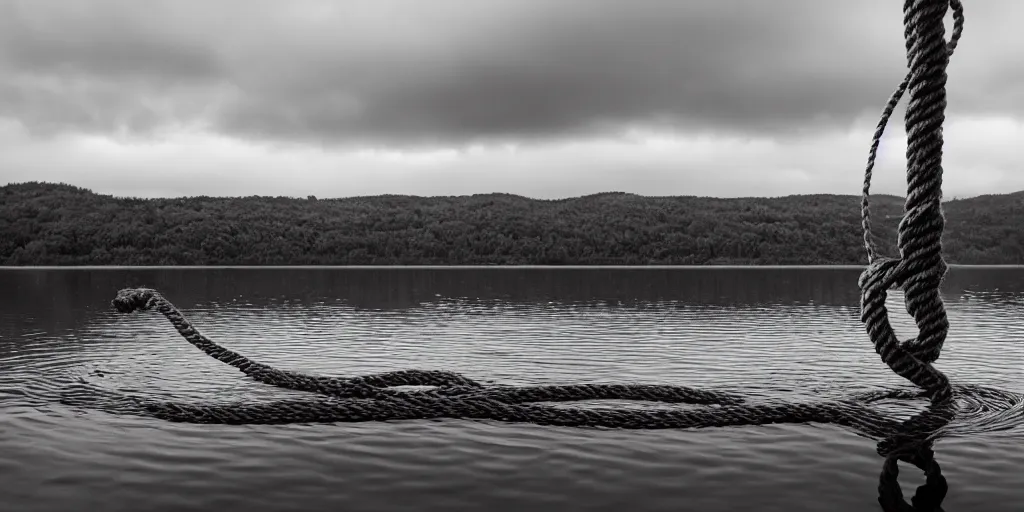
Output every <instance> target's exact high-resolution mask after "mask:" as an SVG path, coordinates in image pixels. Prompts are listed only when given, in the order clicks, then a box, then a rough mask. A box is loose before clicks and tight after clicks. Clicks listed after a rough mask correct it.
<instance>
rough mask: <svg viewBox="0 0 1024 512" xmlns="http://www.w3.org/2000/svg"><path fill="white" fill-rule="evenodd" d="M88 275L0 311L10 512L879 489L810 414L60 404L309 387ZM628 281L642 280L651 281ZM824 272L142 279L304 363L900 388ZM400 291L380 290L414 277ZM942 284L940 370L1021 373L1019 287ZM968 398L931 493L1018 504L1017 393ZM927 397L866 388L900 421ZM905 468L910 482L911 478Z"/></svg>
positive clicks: (624, 504)
mask: <svg viewBox="0 0 1024 512" xmlns="http://www.w3.org/2000/svg"><path fill="white" fill-rule="evenodd" d="M0 279H2V277H0ZM48 279H49V278H48ZM53 279H56V278H53ZM94 279H95V280H96V282H91V283H89V284H88V286H86V285H82V287H81V288H74V289H73V290H72V291H71V292H69V293H75V294H78V296H80V297H82V299H83V300H82V302H83V304H82V306H81V308H80V309H79V310H74V309H72V310H68V311H64V312H62V313H61V315H66V316H60V317H55V316H47V315H52V314H56V313H50V312H47V310H46V308H45V306H44V305H42V304H37V307H36V309H34V310H33V311H34V313H33V314H15V313H13V312H12V311H15V309H14V308H15V307H16V306H15V305H13V304H5V305H4V306H3V307H5V308H7V309H8V311H0V318H2V319H4V324H3V325H2V326H0V432H2V435H0V453H4V454H5V457H4V458H3V459H2V460H0V482H2V483H0V495H2V496H4V497H5V499H6V501H5V503H12V504H15V506H16V509H17V510H40V511H43V510H68V509H76V510H77V509H81V510H84V509H88V508H93V509H96V510H126V511H127V510H132V511H137V510H153V511H156V510H161V511H162V510H209V509H211V508H213V507H217V506H223V507H239V508H245V509H247V510H283V509H308V510H317V509H322V508H328V507H334V508H342V509H345V510H446V511H455V510H481V509H483V508H493V509H495V510H522V509H532V510H566V509H572V510H624V509H627V508H628V509H637V510H702V511H715V510H734V509H736V508H742V509H756V510H759V511H761V510H786V511H797V510H822V509H828V510H865V509H867V510H872V509H877V507H878V504H877V501H876V495H877V487H878V472H879V468H880V466H881V459H880V458H879V457H878V455H877V454H876V453H875V446H874V445H873V444H872V443H871V442H869V441H866V440H865V439H863V438H861V437H858V436H855V435H853V434H852V433H850V432H848V431H845V430H843V429H840V428H837V427H832V426H828V425H770V426H761V427H744V428H724V429H709V430H701V431H641V432H623V431H608V430H580V429H566V428H549V427H543V428H542V427H535V426H531V425H507V424H498V423H492V422H476V421H412V422H397V423H386V424H347V425H283V426H259V427H257V426H234V427H232V426H203V425H183V424H167V423H162V422H159V421H154V420H151V419H147V418H139V417H130V416H117V415H111V414H106V413H103V412H99V411H95V410H90V409H89V408H74V407H67V406H65V405H63V404H61V403H60V400H61V398H62V397H67V396H68V395H72V396H75V395H76V394H77V395H78V396H80V397H81V398H82V399H85V397H87V396H95V395H96V393H97V391H99V392H107V393H111V394H120V393H130V394H139V395H145V396H147V397H153V398H157V399H168V400H175V401H186V402H187V401H200V402H215V403H220V402H223V403H229V402H235V401H238V400H245V401H250V402H251V401H256V402H258V401H270V400H278V399H281V398H287V397H295V396H303V395H302V394H298V393H293V392H289V391H287V390H281V389H275V388H271V387H269V386H264V385H260V384H258V383H255V382H252V381H251V380H249V379H247V378H245V376H244V375H242V374H241V373H239V372H237V371H236V370H234V369H232V368H230V367H228V366H226V365H223V364H222V363H219V362H217V361H214V360H212V359H210V358H208V357H206V356H204V355H202V354H201V353H200V352H198V351H197V350H195V349H194V348H193V347H191V346H189V345H188V344H186V343H185V342H183V341H182V340H181V339H180V338H179V337H178V336H177V334H176V333H175V332H174V331H173V330H172V329H171V328H170V326H169V325H168V324H167V323H166V321H165V320H164V319H163V318H161V317H159V316H158V315H156V314H142V315H127V316H122V315H118V314H116V313H114V312H112V311H108V310H107V309H106V308H104V307H101V306H102V304H100V303H99V300H101V299H99V298H97V299H95V301H92V299H90V297H92V295H91V294H92V293H93V292H92V290H93V289H94V288H103V290H102V292H103V293H102V294H97V297H100V296H102V300H104V301H106V300H109V298H110V296H111V295H112V293H113V292H114V291H116V290H117V289H118V288H120V287H121V285H122V284H124V283H123V281H124V280H125V278H118V279H121V281H118V282H109V283H105V282H103V281H102V280H103V279H110V280H113V278H107V277H102V276H101V277H95V278H94ZM175 279H177V278H175ZM181 279H198V278H195V277H189V278H181ZM254 279H255V278H254ZM303 279H304V278H303ZM630 279H631V280H632V282H633V286H640V285H638V284H636V283H637V282H640V281H642V280H643V279H647V278H644V277H642V276H637V275H635V274H634V275H632V277H631V278H630ZM650 279H656V278H654V277H652V278H650ZM657 279H660V278H657ZM832 279H833V278H832V277H822V276H820V275H814V274H813V273H812V274H811V276H810V277H807V278H806V281H809V282H817V283H818V284H816V285H814V286H815V287H816V288H815V289H816V290H817V291H815V292H814V293H815V294H818V297H817V298H815V297H805V298H803V299H801V298H800V297H799V296H785V297H775V296H772V295H771V294H772V293H782V292H779V291H778V290H779V289H784V287H782V285H778V286H779V288H773V289H772V290H775V291H772V292H766V291H760V292H757V291H753V292H752V291H749V290H748V291H743V292H742V293H743V294H747V295H750V294H753V295H757V297H759V301H755V302H751V301H747V302H742V301H741V302H737V303H728V302H727V301H723V300H717V301H714V302H701V301H697V300H693V299H685V300H684V299H678V300H673V299H670V298H665V297H661V298H654V299H650V300H648V299H644V300H634V299H635V298H630V297H623V298H622V299H621V300H619V299H616V300H611V299H609V298H608V297H609V296H610V294H606V295H608V296H603V297H600V298H594V299H593V300H585V297H583V298H581V297H579V296H578V295H577V296H575V297H574V298H573V299H572V300H563V301H559V300H557V298H553V297H552V298H547V297H539V296H534V295H536V294H535V293H534V292H530V293H531V294H534V295H531V298H530V299H523V298H515V297H513V298H508V297H498V296H487V297H483V296H477V295H483V294H481V293H477V292H473V293H455V292H451V293H446V294H444V295H442V296H440V297H434V296H433V294H431V295H430V296H429V297H427V298H422V299H420V298H417V299H416V300H415V301H413V303H414V304H415V305H412V306H410V305H409V303H408V301H406V302H403V305H402V307H396V308H388V307H368V306H367V304H359V303H357V301H354V300H352V299H339V298H334V297H331V296H330V295H329V294H321V295H315V296H309V295H302V294H301V293H298V292H287V293H285V292H281V291H280V289H279V288H280V287H281V286H284V285H282V284H280V281H278V280H277V278H275V280H274V281H273V282H271V283H270V284H266V285H265V286H264V288H260V289H255V291H251V292H250V293H247V294H246V296H245V297H229V296H228V295H231V293H228V292H223V293H222V292H218V291H217V290H218V288H217V287H216V286H213V285H202V286H201V288H202V289H203V290H204V293H205V294H206V295H209V298H208V299H204V298H203V294H199V295H200V297H199V299H198V300H194V301H186V302H180V301H178V300H176V299H175V297H176V296H175V295H174V291H173V290H174V288H175V286H177V288H178V289H180V290H185V289H188V288H189V287H192V286H193V285H192V284H189V283H191V282H189V283H185V284H183V283H179V282H177V281H174V280H169V281H166V282H163V283H162V282H160V281H159V280H158V281H156V282H149V283H146V284H151V285H153V286H155V287H158V288H163V289H170V290H171V291H168V292H167V295H168V297H169V298H170V299H171V300H174V301H175V302H176V303H177V304H179V306H182V307H183V309H184V310H185V312H186V314H187V315H188V316H189V318H190V319H191V320H192V321H193V322H194V323H195V324H196V325H197V326H199V328H200V329H201V330H202V331H203V332H204V333H205V334H207V335H208V336H209V337H211V338H213V339H215V340H217V341H219V342H221V343H223V344H224V345H226V346H228V347H230V348H232V349H235V350H238V351H239V352H241V353H243V354H246V355H248V356H251V357H253V358H254V359H256V360H259V361H261V362H264V363H267V364H270V365H273V366H275V367H279V368H282V369H289V370H295V371H300V372H306V373H316V374H325V375H358V374H365V373H375V372H382V371H390V370H399V369H406V368H422V369H445V370H452V371H456V372H460V373H464V374H466V375H467V376H469V377H471V378H474V379H477V380H481V381H489V382H494V383H498V384H508V385H542V384H567V383H578V382H584V381H585V382H605V383H624V382H632V383H657V384H678V385H686V386H695V387H709V388H716V389H724V390H733V391H736V392H740V393H742V394H744V395H747V396H753V397H755V398H773V399H782V400H800V401H807V400H820V399H826V400H828V399H833V398H838V397H842V396H847V395H849V394H850V393H855V392H862V391H872V390H880V389H890V388H893V387H901V386H902V387H906V385H905V382H903V381H902V379H900V378H899V377H897V376H895V375H893V374H892V372H891V371H890V370H888V369H887V368H886V367H885V365H884V364H883V363H882V362H881V361H880V360H879V358H878V356H877V355H876V354H875V353H874V352H873V350H872V347H871V344H870V342H869V341H868V340H867V337H866V335H865V334H864V330H863V326H862V324H861V323H860V321H859V311H858V308H857V305H856V297H855V296H854V297H852V298H849V299H850V300H847V295H845V294H846V292H845V291H841V290H845V289H846V287H848V286H849V285H850V283H849V282H848V281H850V280H849V279H848V278H847V277H842V279H839V280H836V281H832ZM44 281H45V280H44ZM574 282H575V281H574ZM852 282H855V278H854V279H853V281H852ZM794 283H796V284H793V285H792V286H793V287H795V288H796V289H798V290H806V289H808V287H809V286H811V285H809V284H808V283H807V282H803V283H797V282H794ZM108 284H109V285H110V286H107V285H108ZM100 285H102V286H100ZM76 286H77V285H76ZM223 286H224V287H225V289H227V285H223ZM417 286H419V285H417ZM467 286H469V285H467ZM473 286H477V285H473ZM523 286H526V285H523ZM651 286H654V285H653V284H652V285H651ZM830 286H831V287H835V288H836V290H839V291H829V287H830ZM478 287H481V288H482V285H480V286H478ZM17 289H23V288H17ZM414 289H415V290H418V289H419V288H414V287H412V286H411V285H410V286H409V288H408V289H404V288H402V289H400V290H404V291H399V292H397V293H398V295H402V293H407V294H408V295H409V296H413V295H415V293H419V292H414V291H410V290H414ZM473 289H474V290H476V289H477V288H473ZM232 290H233V288H232ZM261 290H262V291H261ZM531 290H532V288H531ZM510 293H511V292H510ZM701 293H704V292H701ZM731 293H736V294H740V292H739V291H736V290H733V289H731V288H729V287H728V286H722V287H720V288H719V289H718V291H717V292H716V296H717V295H722V294H724V295H729V294H731ZM785 293H791V292H785ZM792 293H797V292H792ZM800 293H804V292H803V291H800ZM951 293H952V296H947V298H946V301H947V304H948V309H949V314H950V322H951V325H952V327H951V331H950V337H949V340H948V341H947V344H946V347H945V348H944V351H943V354H942V357H941V358H940V360H939V361H938V363H937V366H938V367H939V368H940V369H942V370H943V371H944V372H946V373H947V374H948V375H950V377H951V378H952V379H953V380H954V381H955V382H958V383H962V384H965V385H971V386H979V387H982V388H996V389H1002V390H1007V391H1010V392H1013V391H1016V392H1020V391H1024V388H1022V387H1021V385H1020V384H1019V383H1020V382H1021V377H1022V375H1021V373H1022V371H1021V364H1020V362H1021V361H1022V360H1024V359H1022V357H1021V356H1022V355H1024V343H1022V342H1021V340H1024V323H1021V322H1019V320H1018V318H1019V313H1018V311H1019V307H1020V305H1021V304H1022V303H1024V300H1022V298H1024V293H1021V292H1016V291H1012V290H1011V291H1007V290H998V291H996V292H991V293H990V292H989V291H987V290H985V289H980V288H973V289H965V290H962V291H959V292H955V293H953V292H951ZM758 294H760V295H758ZM567 295H570V296H572V295H573V292H571V291H570V292H567ZM27 296H28V295H26V297H27ZM744 296H746V295H744ZM250 297H253V298H250ZM822 297H824V298H826V299H828V300H821V298H822ZM830 297H840V298H843V299H842V300H838V299H833V298H830ZM760 299H764V300H760ZM26 300H27V299H26ZM375 300H376V302H373V303H372V304H374V305H375V306H380V305H381V304H383V303H381V302H380V301H379V300H377V299H375ZM403 300H404V299H403ZM889 300H890V301H891V304H890V305H889V307H890V309H891V311H893V312H894V313H893V325H894V328H895V329H896V330H897V332H899V333H901V334H902V335H903V336H904V337H909V335H911V334H912V333H913V329H914V326H913V321H912V319H910V318H909V317H907V316H906V315H900V314H899V313H900V312H902V311H903V309H902V306H901V302H900V301H901V300H902V296H901V295H899V294H895V293H894V294H890V298H889ZM837 301H838V303H836V302H837ZM69 302H75V301H69ZM98 304H99V305H98ZM186 304H187V305H186ZM17 307H21V306H17ZM7 320H11V321H10V322H8V321H7ZM15 320H16V321H15ZM966 396H968V397H970V396H974V398H967V399H966V400H962V401H961V406H962V408H961V417H960V419H959V420H958V421H957V422H954V423H953V424H951V425H950V426H949V429H948V430H949V432H948V433H949V437H948V438H943V439H942V440H940V441H939V442H938V444H937V445H936V452H937V457H938V458H939V459H941V460H942V464H943V474H945V475H946V476H947V478H948V479H949V480H950V482H951V484H950V485H951V486H954V487H955V488H956V492H955V493H954V492H951V493H950V495H949V497H948V498H947V501H946V503H945V504H944V506H947V507H948V509H950V510H952V509H958V510H979V509H983V510H988V511H998V510H1018V509H1019V508H1020V506H1021V505H1022V504H1024V491H1020V489H1022V488H1024V486H1021V484H1022V483H1024V480H1021V478H1020V477H1019V476H1017V475H1018V474H1019V473H1018V472H1016V469H1015V468H1016V467H1017V466H1019V465H1020V463H1021V462H1024V453H1022V451H1021V449H1020V448H1019V446H1020V443H1019V441H1020V440H1021V439H1022V438H1024V432H1022V431H1021V429H1020V424H1021V413H1020V411H1021V410H1022V408H1024V403H1022V402H1021V400H1020V398H1019V397H1018V396H1017V395H1014V394H1012V393H1005V394H994V395H984V394H980V395H966ZM921 405H922V403H914V402H910V403H907V402H906V401H903V402H899V403H896V402H892V403H879V404H877V407H878V408H879V410H882V411H886V413H887V414H888V413H891V414H892V415H893V416H894V417H899V418H905V417H909V416H910V415H912V414H914V413H916V412H917V411H919V410H920V407H921ZM593 406H595V407H596V406H600V404H595V405H593ZM908 467H909V466H908ZM915 471H916V470H913V468H910V469H906V470H905V471H904V472H905V473H906V475H905V476H903V475H901V480H906V481H907V482H911V483H915V482H918V483H919V482H920V481H921V478H920V475H918V474H915ZM915 478H916V480H915ZM904 485H905V488H904V489H905V492H906V493H907V495H908V496H909V495H910V494H912V493H913V490H914V486H913V485H910V486H907V485H906V482H904ZM915 485H916V483H915ZM740 498H742V499H740ZM986 499H987V501H986ZM981 504H984V505H985V506H984V507H982V506H981Z"/></svg>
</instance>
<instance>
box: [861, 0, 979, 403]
mask: <svg viewBox="0 0 1024 512" xmlns="http://www.w3.org/2000/svg"><path fill="white" fill-rule="evenodd" d="M950 1H951V0H906V1H905V2H904V4H903V24H904V38H905V40H906V48H907V63H908V67H909V68H910V70H909V72H908V74H907V78H906V79H905V80H904V83H905V84H906V86H903V85H902V84H901V87H900V88H899V89H897V91H896V94H894V95H893V98H891V99H890V101H889V104H888V105H887V106H886V110H885V112H884V113H883V116H882V121H881V122H880V123H879V130H877V131H876V137H875V138H874V140H873V141H872V149H871V154H870V156H869V165H868V171H867V172H866V173H865V183H864V197H863V198H862V224H863V226H864V240H865V246H866V248H867V250H868V257H869V264H868V267H867V268H866V269H865V270H864V273H863V274H861V277H860V280H859V283H858V284H859V286H860V288H861V291H862V294H861V320H862V321H863V322H864V324H865V326H866V328H867V332H868V335H869V337H870V338H871V341H872V342H874V344H875V351H876V352H877V353H878V354H879V356H881V358H882V361H884V362H885V363H886V364H887V365H888V366H889V368H891V369H892V370H893V371H894V372H896V374H897V375H899V376H901V377H903V378H905V379H907V380H909V381H911V382H913V383H914V384H916V385H917V386H918V387H920V388H922V389H924V390H925V392H926V393H927V394H928V396H929V397H930V398H931V399H932V401H933V402H934V403H936V404H943V403H947V402H949V401H950V399H951V396H952V388H951V386H950V383H949V379H948V378H947V377H946V376H945V375H944V374H943V373H942V372H940V371H939V370H937V369H936V368H935V367H934V366H932V364H931V363H933V362H934V361H935V360H936V359H938V357H939V352H940V351H941V350H942V344H943V342H944V341H945V339H946V334H947V332H948V330H949V321H948V319H947V318H946V310H945V307H944V306H943V303H942V297H941V296H940V295H939V285H940V284H941V283H942V279H943V277H944V276H945V274H946V270H947V267H946V263H945V261H943V259H942V242H941V238H942V231H943V228H944V227H945V218H944V216H943V213H942V203H941V200H942V143H943V140H942V122H943V120H944V119H945V107H946V66H947V64H948V63H949V57H950V54H951V53H952V51H953V50H954V49H955V48H956V41H957V38H959V35H960V33H961V32H962V26H963V6H962V5H961V4H960V2H959V1H958V0H952V2H953V10H954V19H955V20H956V26H957V28H955V29H954V39H953V41H951V42H950V43H949V44H947V43H946V41H945V39H944V35H945V27H944V25H943V16H944V15H945V13H946V10H947V8H948V7H949V4H950ZM903 90H909V91H910V99H909V102H908V105H907V113H906V118H905V125H906V132H907V198H906V204H905V206H904V210H905V212H904V215H903V219H902V220H901V221H900V225H899V237H898V239H897V246H898V248H899V252H900V257H899V258H885V257H879V256H877V253H876V250H875V248H874V246H873V243H872V242H873V237H872V235H871V230H870V220H869V217H870V216H869V211H868V203H867V200H868V189H869V186H870V178H871V171H870V169H871V167H872V165H873V162H874V156H875V152H876V149H877V145H878V139H879V137H880V136H881V131H882V130H884V127H885V122H886V121H887V119H888V116H889V115H890V114H891V112H892V106H893V105H894V103H895V102H894V101H893V99H895V100H897V101H898V100H899V97H900V96H901V95H902V91H903ZM893 288H900V289H903V290H904V293H905V303H906V308H907V312H908V313H910V314H911V315H912V316H913V317H914V322H915V323H916V324H917V327H918V335H917V336H916V337H915V338H911V339H909V340H907V341H905V342H903V343H900V340H899V338H897V337H896V334H895V332H894V331H893V329H892V325H890V323H889V317H888V311H887V310H886V307H885V300H886V298H887V292H888V290H890V289H893Z"/></svg>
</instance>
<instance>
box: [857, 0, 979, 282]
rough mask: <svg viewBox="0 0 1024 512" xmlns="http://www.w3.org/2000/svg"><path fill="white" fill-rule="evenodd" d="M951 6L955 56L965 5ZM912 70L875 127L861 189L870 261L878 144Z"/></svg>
mask: <svg viewBox="0 0 1024 512" xmlns="http://www.w3.org/2000/svg"><path fill="white" fill-rule="evenodd" d="M950 7H952V9H953V35H952V36H951V37H950V41H949V44H948V45H947V46H946V48H947V50H948V52H949V56H950V57H952V56H953V52H954V51H955V50H956V47H957V44H958V43H959V42H960V36H961V35H963V32H964V6H963V4H961V3H960V0H950ZM910 73H911V72H910V71H908V72H907V74H906V76H905V77H904V78H903V81H902V82H900V85H899V86H898V87H897V88H896V90H895V91H894V92H893V93H892V95H890V96H889V101H887V102H886V104H885V108H884V109H883V110H882V116H881V119H879V121H878V125H877V126H876V127H875V133H874V135H872V137H871V148H870V149H869V151H868V161H867V166H866V168H865V169H864V186H863V189H862V191H861V202H860V215H861V227H862V228H863V230H864V249H865V250H866V251H867V256H868V263H871V262H873V261H874V260H875V258H876V257H877V254H878V249H877V245H876V243H875V237H874V234H873V233H872V232H871V206H870V198H871V178H872V175H873V173H874V168H875V159H876V158H877V156H878V146H879V144H880V143H881V141H882V135H883V134H884V133H885V127H886V125H887V124H888V123H889V118H890V117H891V116H892V113H893V111H895V110H896V105H898V104H899V102H900V99H901V98H902V97H903V93H905V92H906V91H907V84H908V83H909V81H910Z"/></svg>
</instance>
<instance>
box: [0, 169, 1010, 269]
mask: <svg viewBox="0 0 1024 512" xmlns="http://www.w3.org/2000/svg"><path fill="white" fill-rule="evenodd" d="M902 209H903V199H902V198H899V197H895V196H874V198H873V202H872V213H873V228H874V231H875V233H876V234H877V235H878V243H879V247H880V248H881V249H882V251H883V253H885V254H888V255H893V256H895V255H897V252H896V250H895V245H896V244H895V242H896V229H897V225H898V223H899V219H900V216H901V214H902ZM944 209H945V212H946V231H945V237H944V239H943V240H944V250H945V255H946V260H947V261H948V262H950V263H961V264H1018V263H1024V235H1022V234H1021V230H1020V226H1024V192H1018V193H1014V194H1006V195H992V196H982V197H975V198H970V199H957V200H952V201H947V202H945V204H944ZM864 261H865V255H864V249H863V241H862V234H861V227H860V198H859V197H856V196H842V195H800V196H788V197H780V198H737V199H720V198H709V197H690V196H686V197H644V196H637V195H633V194H626V193H603V194H595V195H590V196H584V197H579V198H572V199H559V200H537V199H529V198H525V197H521V196H515V195H510V194H484V195H473V196H458V197H415V196H397V195H384V196H374V197H352V198H343V199H317V198H316V197H313V196H309V197H307V198H305V199H301V198H289V197H259V196H252V197H233V198H221V197H207V196H200V197H182V198H173V199H139V198H122V197H114V196H110V195H101V194H96V193H93V192H91V191H90V190H87V189H84V188H80V187H75V186H71V185H66V184H53V183H40V182H29V183H18V184H10V185H6V186H3V187H0V264H3V265H15V266H17V265H428V264H429V265H493V264H501V265H649V264H654V265H716V264H738V265H816V264H863V263H864Z"/></svg>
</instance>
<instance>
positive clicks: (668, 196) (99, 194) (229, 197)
mask: <svg viewBox="0 0 1024 512" xmlns="http://www.w3.org/2000/svg"><path fill="white" fill-rule="evenodd" d="M24 185H56V186H65V187H73V188H77V189H81V190H84V191H86V192H88V193H90V194H95V195H98V196H107V197H111V198H113V199H131V200H143V201H148V200H158V199H172V200H173V199H195V198H211V199H249V198H260V199H281V198H286V199H300V200H308V199H309V198H310V197H313V198H315V199H316V200H317V201H338V200H346V199H373V198H381V197H406V198H415V199H438V198H470V197H478V196H513V197H519V198H523V199H528V200H531V201H551V202H554V201H571V200H574V199H584V198H588V197H595V196H605V195H625V196H635V197H640V198H646V199H665V198H694V199H723V200H739V199H785V198H790V197H815V196H833V197H836V196H838V197H862V195H861V194H859V193H858V194H836V193H829V192H821V193H803V194H786V195H771V196H698V195H683V194H678V195H658V196H655V195H644V194H637V193H634V192H623V191H605V192H594V193H591V194H583V195H578V196H566V197H558V198H539V197H530V196H525V195H522V194H513V193H511V192H478V193H474V194H458V195H451V194H450V195H415V194H387V193H385V194H375V195H356V196H340V197H317V196H316V194H307V195H306V197H302V196H301V195H295V196H293V195H278V196H271V195H248V196H231V195H205V194H204V195H196V196H154V197H140V196H118V195H115V194H105V193H100V192H96V191H95V190H93V189H91V188H87V187H82V186H79V185H74V184H72V183H66V182H53V181H21V182H8V183H6V184H4V185H2V186H0V188H4V187H10V186H24ZM1022 193H1024V190H1019V191H1014V192H1004V193H990V194H978V195H976V196H963V197H961V196H953V197H943V198H942V202H949V201H963V200H967V199H978V198H982V197H990V196H1010V195H1014V194H1022ZM870 197H877V198H881V197H889V198H897V199H904V198H905V196H901V195H896V194H871V196H870Z"/></svg>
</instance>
